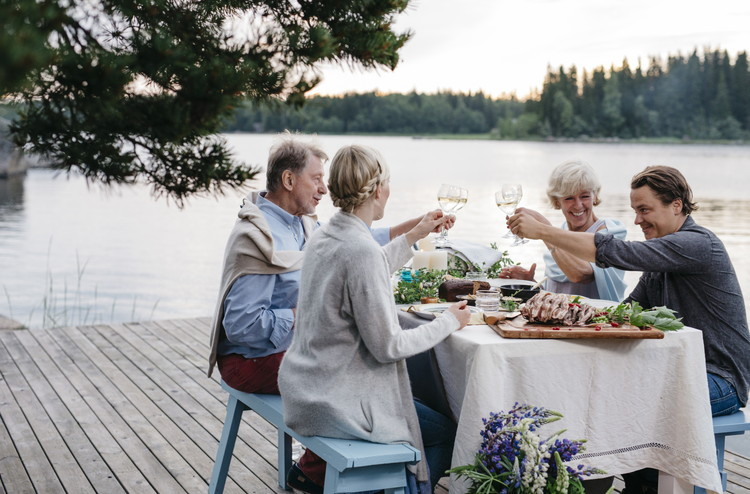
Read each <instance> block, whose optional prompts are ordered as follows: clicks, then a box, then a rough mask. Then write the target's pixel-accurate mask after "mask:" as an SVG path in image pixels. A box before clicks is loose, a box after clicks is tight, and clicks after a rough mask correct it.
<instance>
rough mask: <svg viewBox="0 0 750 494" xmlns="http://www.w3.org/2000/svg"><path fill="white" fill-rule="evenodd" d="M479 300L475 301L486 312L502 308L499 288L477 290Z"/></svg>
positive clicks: (478, 307) (477, 306)
mask: <svg viewBox="0 0 750 494" xmlns="http://www.w3.org/2000/svg"><path fill="white" fill-rule="evenodd" d="M476 295H477V300H476V302H475V303H474V305H475V306H476V308H477V309H482V310H483V311H485V312H492V311H496V310H498V309H499V308H500V292H499V291H497V290H477V294H476Z"/></svg>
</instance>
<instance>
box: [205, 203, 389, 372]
mask: <svg viewBox="0 0 750 494" xmlns="http://www.w3.org/2000/svg"><path fill="white" fill-rule="evenodd" d="M256 205H257V206H258V208H259V209H260V210H261V212H262V213H263V214H264V216H265V217H266V221H268V225H269V227H270V229H271V235H272V236H273V242H274V248H275V249H276V250H303V248H304V246H305V235H304V230H303V228H302V220H301V219H300V217H299V216H295V215H293V214H290V213H288V212H287V211H285V210H284V209H282V208H281V207H279V206H277V205H276V204H274V203H272V202H271V201H269V200H267V199H266V198H265V197H263V195H262V194H261V195H259V196H258V200H257V202H256ZM372 235H373V238H374V239H375V241H377V242H378V243H379V244H380V245H385V244H387V243H388V242H389V241H390V228H377V229H373V230H372ZM299 282H300V271H291V272H288V273H282V274H276V275H269V274H248V275H244V276H240V277H239V278H238V279H237V281H235V282H234V284H233V285H232V288H230V289H229V293H228V294H227V297H226V299H225V300H224V319H223V325H224V332H225V334H226V338H222V339H221V341H219V348H218V354H219V355H229V354H230V353H236V354H238V355H242V356H243V357H245V358H258V357H265V356H267V355H271V354H274V353H278V352H283V351H284V350H286V349H287V348H288V347H289V345H290V344H291V342H292V327H293V326H294V313H293V312H292V308H294V307H297V295H298V292H299Z"/></svg>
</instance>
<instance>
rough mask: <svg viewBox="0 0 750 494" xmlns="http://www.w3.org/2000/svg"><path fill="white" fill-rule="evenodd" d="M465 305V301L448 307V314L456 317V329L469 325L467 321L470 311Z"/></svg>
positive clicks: (469, 317)
mask: <svg viewBox="0 0 750 494" xmlns="http://www.w3.org/2000/svg"><path fill="white" fill-rule="evenodd" d="M466 303H467V302H466V300H462V301H461V302H457V303H455V304H453V305H451V306H450V307H448V312H450V313H451V314H453V315H454V316H456V319H458V324H459V326H458V329H462V328H464V327H465V326H466V325H467V324H469V319H471V311H470V310H469V308H468V307H467V306H466Z"/></svg>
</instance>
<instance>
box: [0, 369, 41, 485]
mask: <svg viewBox="0 0 750 494" xmlns="http://www.w3.org/2000/svg"><path fill="white" fill-rule="evenodd" d="M0 381H2V379H0ZM3 388H4V383H0V401H3V400H4V399H5V398H4V396H3V391H2V389H3ZM1 411H2V409H0V412H1ZM5 485H7V486H10V487H11V488H13V489H14V491H15V492H34V486H33V485H32V483H31V479H30V478H29V474H28V473H27V472H26V468H25V467H24V465H23V462H22V461H21V456H20V454H19V453H18V450H17V449H16V447H15V445H14V444H13V440H12V439H11V437H10V433H9V432H8V428H7V427H6V426H5V419H3V417H2V413H0V493H4V492H6V490H5V488H4V487H3V486H5Z"/></svg>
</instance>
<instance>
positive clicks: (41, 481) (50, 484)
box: [0, 332, 64, 493]
mask: <svg viewBox="0 0 750 494" xmlns="http://www.w3.org/2000/svg"><path fill="white" fill-rule="evenodd" d="M8 338H10V336H9V335H8V334H7V333H2V332H0V341H1V342H2V344H0V375H2V376H3V379H2V380H0V414H1V415H2V416H3V422H4V423H5V426H6V428H7V431H8V433H9V434H10V436H11V439H12V441H13V444H14V446H15V448H16V450H17V451H18V455H19V456H20V457H21V461H22V462H23V465H24V468H25V469H26V471H27V472H28V475H29V478H30V480H31V483H32V484H33V489H34V491H35V492H50V493H54V492H64V491H63V487H62V484H61V483H60V480H59V479H58V478H57V476H56V475H55V470H54V469H53V468H52V464H51V463H50V461H49V459H48V458H47V453H46V452H45V451H44V448H43V447H42V445H41V444H40V442H39V441H38V440H37V438H36V434H35V432H34V429H33V425H34V421H33V420H29V419H28V418H27V416H26V411H25V410H24V409H23V408H22V402H18V401H17V400H16V393H18V394H23V393H24V392H25V390H23V389H17V388H16V389H14V388H15V386H13V383H12V382H9V381H8V379H9V378H12V376H13V375H14V374H15V373H17V372H18V371H17V369H14V367H15V362H13V359H12V358H11V356H10V354H9V353H8V351H7V350H6V346H5V343H6V341H7V339H8ZM30 412H33V411H30ZM3 476H4V475H3ZM32 492H33V491H32Z"/></svg>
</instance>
